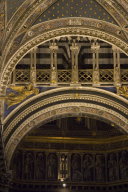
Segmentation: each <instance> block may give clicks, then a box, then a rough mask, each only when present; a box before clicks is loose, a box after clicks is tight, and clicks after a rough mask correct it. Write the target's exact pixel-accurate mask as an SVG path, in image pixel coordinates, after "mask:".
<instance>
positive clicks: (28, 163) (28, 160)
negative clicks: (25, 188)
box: [24, 153, 34, 180]
mask: <svg viewBox="0 0 128 192" xmlns="http://www.w3.org/2000/svg"><path fill="white" fill-rule="evenodd" d="M24 177H25V179H28V180H31V179H34V160H33V156H32V153H27V154H26V156H25V159H24Z"/></svg>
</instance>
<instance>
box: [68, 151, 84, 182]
mask: <svg viewBox="0 0 128 192" xmlns="http://www.w3.org/2000/svg"><path fill="white" fill-rule="evenodd" d="M71 167H72V180H73V181H81V180H82V174H81V157H80V155H78V154H74V155H73V157H72V164H71Z"/></svg>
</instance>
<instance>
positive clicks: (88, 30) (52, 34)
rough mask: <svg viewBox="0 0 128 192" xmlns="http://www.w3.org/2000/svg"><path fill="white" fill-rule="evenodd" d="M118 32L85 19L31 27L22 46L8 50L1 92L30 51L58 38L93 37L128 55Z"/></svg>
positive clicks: (117, 28)
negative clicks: (72, 36)
mask: <svg viewBox="0 0 128 192" xmlns="http://www.w3.org/2000/svg"><path fill="white" fill-rule="evenodd" d="M119 30H120V28H119V27H118V26H115V25H113V24H108V23H107V22H99V21H98V20H95V19H85V18H66V19H57V20H54V21H49V22H45V23H43V24H40V25H37V26H36V27H33V28H32V29H31V30H30V31H28V33H27V34H26V36H25V37H24V39H23V42H22V45H20V44H18V43H17V42H15V43H14V45H13V47H12V49H11V50H10V53H9V55H8V57H7V58H6V66H5V68H4V70H3V73H2V75H1V91H2V90H4V89H5V87H6V85H7V83H8V81H9V74H10V72H12V70H13V69H14V67H15V66H16V64H17V63H18V62H19V61H20V60H21V59H22V57H23V56H24V55H25V54H26V53H27V52H29V50H30V49H32V48H33V47H35V46H37V45H39V44H42V43H43V42H46V41H48V40H50V39H53V38H56V37H59V36H70V35H80V36H88V37H94V38H97V39H101V40H103V41H106V42H108V43H109V44H112V45H115V46H117V47H118V48H119V49H120V50H122V51H123V52H124V53H126V54H128V44H127V42H126V41H125V39H124V38H123V36H122V35H121V34H118V31H119Z"/></svg>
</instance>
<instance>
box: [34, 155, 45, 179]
mask: <svg viewBox="0 0 128 192" xmlns="http://www.w3.org/2000/svg"><path fill="white" fill-rule="evenodd" d="M44 178H45V159H44V155H43V154H42V153H38V154H37V157H36V179H39V180H40V179H44Z"/></svg>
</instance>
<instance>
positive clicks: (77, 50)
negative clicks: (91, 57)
mask: <svg viewBox="0 0 128 192" xmlns="http://www.w3.org/2000/svg"><path fill="white" fill-rule="evenodd" d="M70 50H71V51H72V52H74V53H77V54H78V53H79V51H80V47H79V46H78V44H77V43H76V42H75V41H73V43H72V45H71V47H70Z"/></svg>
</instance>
